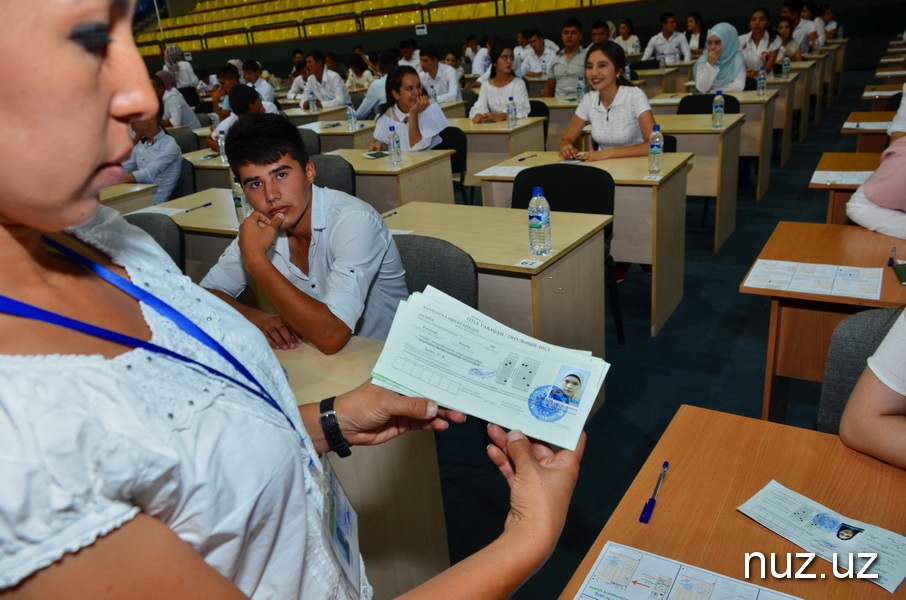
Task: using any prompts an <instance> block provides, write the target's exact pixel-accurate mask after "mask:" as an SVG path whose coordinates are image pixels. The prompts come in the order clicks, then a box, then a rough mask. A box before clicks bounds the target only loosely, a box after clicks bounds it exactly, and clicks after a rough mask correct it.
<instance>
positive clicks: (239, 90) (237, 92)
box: [230, 85, 261, 129]
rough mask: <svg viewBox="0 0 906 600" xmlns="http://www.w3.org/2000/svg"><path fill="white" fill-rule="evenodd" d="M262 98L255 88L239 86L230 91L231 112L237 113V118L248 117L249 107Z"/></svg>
mask: <svg viewBox="0 0 906 600" xmlns="http://www.w3.org/2000/svg"><path fill="white" fill-rule="evenodd" d="M260 97H261V96H259V95H258V91H257V90H256V89H255V88H253V87H251V86H248V85H237V86H236V87H234V88H233V89H232V90H230V110H231V111H233V112H234V113H236V116H237V117H241V116H243V115H246V114H248V112H249V107H251V105H252V104H254V103H255V101H256V100H258V99H259V98H260ZM230 129H232V128H230Z"/></svg>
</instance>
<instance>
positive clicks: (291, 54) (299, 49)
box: [289, 48, 305, 56]
mask: <svg viewBox="0 0 906 600" xmlns="http://www.w3.org/2000/svg"><path fill="white" fill-rule="evenodd" d="M296 54H301V55H302V56H305V51H303V50H302V48H293V51H292V52H290V54H289V55H290V56H295V55H296Z"/></svg>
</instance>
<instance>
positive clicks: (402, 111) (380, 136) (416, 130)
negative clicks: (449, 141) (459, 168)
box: [370, 65, 449, 151]
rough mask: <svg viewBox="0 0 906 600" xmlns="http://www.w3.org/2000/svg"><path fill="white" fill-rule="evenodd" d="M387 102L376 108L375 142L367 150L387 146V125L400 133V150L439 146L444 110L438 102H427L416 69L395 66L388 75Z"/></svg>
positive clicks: (385, 147)
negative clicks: (377, 114) (377, 113)
mask: <svg viewBox="0 0 906 600" xmlns="http://www.w3.org/2000/svg"><path fill="white" fill-rule="evenodd" d="M386 89H387V102H386V103H384V104H383V105H382V106H381V108H380V109H379V110H378V112H379V113H380V116H379V117H378V118H377V121H375V123H374V143H373V144H371V147H370V149H371V150H372V151H376V150H386V149H388V148H389V145H388V142H389V140H390V128H391V127H394V128H395V130H396V133H397V134H399V136H400V147H401V148H402V149H403V150H430V149H431V148H433V147H434V146H436V145H438V144H439V143H440V142H441V140H440V132H441V131H443V130H444V129H446V128H447V127H448V126H449V123H447V117H445V116H444V111H443V110H441V108H440V106H438V104H437V102H430V101H429V100H428V96H427V95H426V94H424V93H423V92H422V83H421V80H420V79H419V77H418V73H417V72H416V70H415V69H413V68H412V67H408V66H405V65H404V66H401V67H396V68H395V69H393V70H392V71H390V73H389V74H388V75H387V83H386Z"/></svg>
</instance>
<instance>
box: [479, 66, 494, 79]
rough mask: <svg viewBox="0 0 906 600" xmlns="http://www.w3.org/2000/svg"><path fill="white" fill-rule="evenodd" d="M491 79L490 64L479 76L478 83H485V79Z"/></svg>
mask: <svg viewBox="0 0 906 600" xmlns="http://www.w3.org/2000/svg"><path fill="white" fill-rule="evenodd" d="M490 79H491V67H490V66H488V68H487V69H485V72H484V73H482V74H481V76H480V77H479V78H478V83H484V82H485V81H490Z"/></svg>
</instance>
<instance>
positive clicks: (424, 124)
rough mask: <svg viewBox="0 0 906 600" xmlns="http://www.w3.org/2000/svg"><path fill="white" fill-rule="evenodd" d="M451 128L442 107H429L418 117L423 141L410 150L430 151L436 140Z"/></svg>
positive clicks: (435, 105)
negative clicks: (442, 132)
mask: <svg viewBox="0 0 906 600" xmlns="http://www.w3.org/2000/svg"><path fill="white" fill-rule="evenodd" d="M410 125H411V123H410ZM449 126H450V124H449V123H448V122H447V117H446V116H444V111H443V110H442V109H441V108H440V106H438V105H437V104H430V105H428V108H426V109H425V110H424V111H422V114H420V115H419V116H418V130H419V131H420V132H421V134H422V139H421V140H419V142H418V143H417V144H415V145H414V146H412V147H411V148H409V150H412V151H417V150H430V149H431V148H432V147H433V145H432V142H433V141H434V138H435V137H437V136H438V134H440V132H441V131H443V130H444V129H446V128H447V127H449Z"/></svg>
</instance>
